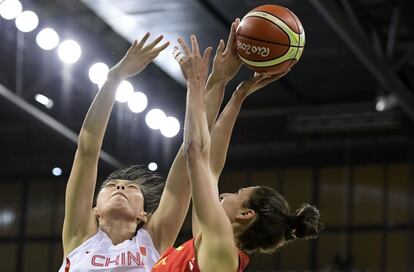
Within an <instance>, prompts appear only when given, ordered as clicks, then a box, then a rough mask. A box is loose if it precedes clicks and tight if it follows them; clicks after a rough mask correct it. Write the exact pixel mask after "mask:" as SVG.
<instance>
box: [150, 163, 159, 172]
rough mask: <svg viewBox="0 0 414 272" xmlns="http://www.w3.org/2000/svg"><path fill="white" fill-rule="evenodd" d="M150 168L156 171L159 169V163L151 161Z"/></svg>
mask: <svg viewBox="0 0 414 272" xmlns="http://www.w3.org/2000/svg"><path fill="white" fill-rule="evenodd" d="M148 169H149V170H150V171H156V170H157V169H158V164H157V163H155V162H150V163H149V164H148Z"/></svg>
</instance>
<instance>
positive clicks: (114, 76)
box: [107, 67, 126, 81]
mask: <svg viewBox="0 0 414 272" xmlns="http://www.w3.org/2000/svg"><path fill="white" fill-rule="evenodd" d="M125 78H126V77H125V76H122V73H120V71H119V70H118V69H117V68H116V67H113V68H111V69H110V70H109V72H108V77H107V80H108V81H122V80H124V79H125Z"/></svg>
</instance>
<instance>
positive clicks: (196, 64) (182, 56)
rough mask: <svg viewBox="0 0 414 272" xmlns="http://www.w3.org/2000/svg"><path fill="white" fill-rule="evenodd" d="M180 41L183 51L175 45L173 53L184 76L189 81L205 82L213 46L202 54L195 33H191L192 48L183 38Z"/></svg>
mask: <svg viewBox="0 0 414 272" xmlns="http://www.w3.org/2000/svg"><path fill="white" fill-rule="evenodd" d="M178 42H179V44H180V45H181V48H182V50H183V52H182V51H180V50H179V49H178V47H174V51H173V55H174V58H175V59H176V60H177V61H178V63H179V65H180V68H181V72H182V73H183V76H184V78H185V79H186V80H187V81H197V82H200V83H203V84H205V82H206V79H207V73H208V65H209V59H210V55H211V50H212V48H211V47H208V48H207V49H206V50H205V51H204V54H203V56H201V53H200V49H199V46H198V42H197V38H196V37H195V36H194V35H191V46H192V50H190V48H189V47H188V46H187V44H186V43H185V42H184V40H183V39H181V38H179V39H178Z"/></svg>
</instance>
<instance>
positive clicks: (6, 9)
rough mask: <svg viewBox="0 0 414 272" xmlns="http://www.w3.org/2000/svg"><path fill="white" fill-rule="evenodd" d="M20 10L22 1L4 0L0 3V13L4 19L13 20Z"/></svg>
mask: <svg viewBox="0 0 414 272" xmlns="http://www.w3.org/2000/svg"><path fill="white" fill-rule="evenodd" d="M22 10H23V6H22V3H20V1H18V0H6V1H4V2H3V3H1V4H0V15H1V17H3V18H4V19H6V20H13V19H14V18H16V17H17V15H19V14H20V13H21V12H22Z"/></svg>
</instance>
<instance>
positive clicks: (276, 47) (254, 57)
mask: <svg viewBox="0 0 414 272" xmlns="http://www.w3.org/2000/svg"><path fill="white" fill-rule="evenodd" d="M304 46H305V31H304V29H303V26H302V23H301V22H300V20H299V18H298V17H297V16H296V15H295V14H294V13H293V12H292V11H290V10H289V9H287V8H285V7H282V6H278V5H263V6H259V7H257V8H255V9H253V10H251V11H250V12H249V13H247V14H246V16H244V17H243V19H242V20H241V22H240V24H239V27H238V28H237V31H236V49H237V54H238V56H239V57H240V59H241V61H242V62H243V63H244V64H245V65H247V66H248V67H249V68H251V69H253V70H254V71H255V72H258V73H262V72H266V73H271V74H280V73H283V72H285V71H286V70H287V69H290V68H291V67H293V66H294V65H295V64H296V63H297V62H298V61H299V59H300V57H301V56H302V53H303V49H304Z"/></svg>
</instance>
